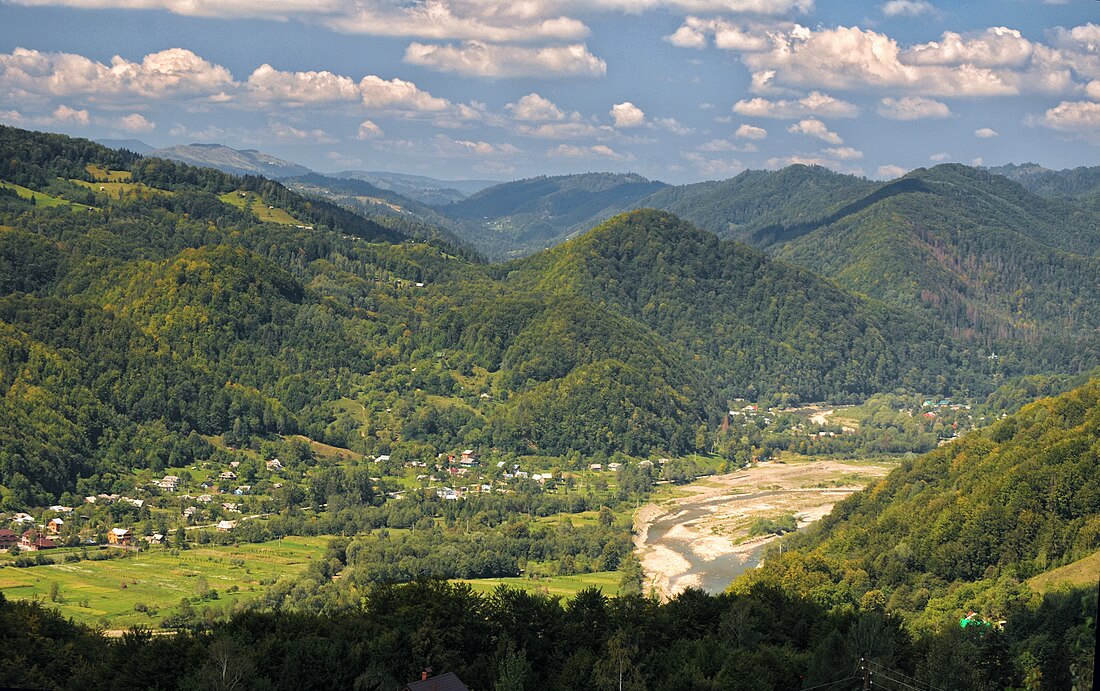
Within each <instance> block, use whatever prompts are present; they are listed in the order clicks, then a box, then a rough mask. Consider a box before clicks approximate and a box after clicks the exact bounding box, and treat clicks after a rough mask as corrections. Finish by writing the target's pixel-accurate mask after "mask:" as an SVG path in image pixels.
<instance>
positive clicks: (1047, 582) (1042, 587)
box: [1027, 552, 1100, 593]
mask: <svg viewBox="0 0 1100 691" xmlns="http://www.w3.org/2000/svg"><path fill="white" fill-rule="evenodd" d="M1098 577H1100V552H1093V553H1092V554H1090V555H1089V556H1087V557H1085V558H1084V559H1078V560H1077V561H1075V562H1073V563H1072V564H1066V565H1065V566H1063V567H1061V568H1057V569H1054V570H1052V571H1047V572H1046V573H1043V574H1039V575H1038V576H1035V577H1034V578H1030V579H1028V581H1027V584H1028V585H1029V586H1031V587H1032V588H1033V589H1035V590H1037V591H1038V592H1040V593H1047V592H1050V591H1052V590H1057V589H1058V588H1059V587H1061V586H1070V587H1075V586H1095V585H1096V579H1097V578H1098Z"/></svg>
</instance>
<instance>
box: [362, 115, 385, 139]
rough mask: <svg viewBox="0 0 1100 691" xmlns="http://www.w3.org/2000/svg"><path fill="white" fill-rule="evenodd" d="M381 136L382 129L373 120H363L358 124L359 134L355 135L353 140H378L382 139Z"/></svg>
mask: <svg viewBox="0 0 1100 691" xmlns="http://www.w3.org/2000/svg"><path fill="white" fill-rule="evenodd" d="M383 134H384V133H383V132H382V128H381V127H379V126H378V125H377V124H376V123H375V122H374V121H373V120H364V121H363V122H361V123H359V132H358V133H357V134H356V135H355V138H356V139H359V140H361V141H365V140H367V139H378V138H380V137H382V136H383Z"/></svg>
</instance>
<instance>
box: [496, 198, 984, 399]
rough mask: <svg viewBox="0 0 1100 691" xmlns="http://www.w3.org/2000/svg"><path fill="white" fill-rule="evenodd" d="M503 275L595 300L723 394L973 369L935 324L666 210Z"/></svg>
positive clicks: (954, 374) (826, 387) (821, 389)
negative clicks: (665, 346) (673, 348)
mask: <svg viewBox="0 0 1100 691" xmlns="http://www.w3.org/2000/svg"><path fill="white" fill-rule="evenodd" d="M500 271H501V272H505V271H507V272H508V276H509V278H510V279H511V280H512V281H518V282H520V285H524V284H526V285H529V286H530V288H529V289H530V290H543V291H549V292H552V293H555V294H562V293H572V294H577V295H584V296H589V298H590V299H592V300H593V301H596V302H598V303H601V304H606V305H608V306H609V307H611V308H613V309H614V310H615V311H616V312H618V313H620V314H625V315H628V316H630V317H631V318H633V319H635V320H637V321H639V322H641V323H644V324H646V325H647V326H648V327H650V328H651V329H653V330H654V331H655V332H657V333H658V334H660V335H661V336H662V337H663V338H665V339H667V340H669V341H670V342H672V343H675V344H676V345H677V346H679V347H680V348H682V349H683V350H684V351H685V352H686V353H688V355H689V357H690V358H691V359H692V360H693V361H694V362H697V363H699V367H701V368H702V369H703V371H705V372H706V373H707V375H708V379H710V380H712V381H713V382H714V383H715V386H717V387H718V389H719V391H720V392H721V393H722V394H723V395H725V396H727V397H749V398H755V397H756V396H758V395H762V394H774V393H780V392H787V393H789V394H791V395H792V400H797V399H799V398H801V399H802V400H820V399H824V398H826V397H836V396H843V395H845V394H848V395H856V394H863V393H868V392H870V391H874V390H883V389H884V388H888V387H890V386H894V385H897V384H903V385H907V386H911V387H914V388H918V389H925V390H931V389H935V388H942V387H944V386H946V387H947V388H958V387H960V386H966V385H967V384H968V383H969V382H968V381H967V372H972V371H973V370H972V363H967V362H965V361H964V360H963V359H961V358H960V356H958V355H957V354H955V353H953V352H952V351H951V350H950V346H949V345H948V344H947V343H946V341H945V338H944V336H943V334H942V332H941V331H938V330H937V328H936V327H935V326H934V325H933V324H931V323H930V322H927V321H924V320H922V319H920V318H917V317H915V316H914V315H912V314H905V313H903V312H901V311H897V310H892V309H890V308H887V307H885V306H883V305H881V304H878V303H875V302H871V301H868V300H866V299H865V298H861V297H858V296H856V295H853V294H852V293H850V292H848V291H845V290H844V289H843V288H841V287H840V286H838V285H836V284H835V283H832V282H830V281H827V280H823V279H821V278H820V277H818V276H815V275H813V274H812V273H810V272H808V271H806V270H804V269H800V268H797V267H794V266H791V265H789V264H785V263H781V262H776V261H772V260H770V259H769V258H768V257H767V256H766V255H765V254H763V253H762V252H759V251H757V250H754V249H752V248H749V247H747V246H745V245H743V244H741V243H738V242H734V241H720V240H719V239H718V238H717V237H715V236H714V235H713V234H711V233H708V232H705V231H702V230H699V229H697V228H695V227H694V226H692V225H691V224H690V223H687V222H685V221H682V220H680V219H678V218H676V217H675V216H672V215H671V214H668V213H664V212H656V211H635V212H631V213H629V214H624V215H622V216H618V217H616V218H613V219H611V220H610V221H608V222H606V223H604V224H602V225H601V226H599V227H597V228H596V229H594V230H593V231H592V232H590V233H587V234H585V235H584V236H582V237H580V238H578V239H576V240H573V241H570V242H567V243H565V244H563V245H561V246H559V247H556V248H554V249H552V250H549V251H548V252H545V253H542V254H540V255H536V256H534V257H530V258H528V259H524V260H520V261H518V262H516V263H513V264H506V265H504V266H503V267H501V268H500Z"/></svg>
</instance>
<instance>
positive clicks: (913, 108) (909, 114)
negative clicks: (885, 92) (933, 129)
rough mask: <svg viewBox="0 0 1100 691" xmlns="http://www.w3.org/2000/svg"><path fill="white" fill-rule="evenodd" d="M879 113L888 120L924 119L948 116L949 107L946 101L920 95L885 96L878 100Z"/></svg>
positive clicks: (949, 114)
mask: <svg viewBox="0 0 1100 691" xmlns="http://www.w3.org/2000/svg"><path fill="white" fill-rule="evenodd" d="M880 104H881V105H880V106H879V109H878V113H879V115H881V116H882V117H884V118H887V119H889V120H924V119H928V118H949V117H951V109H950V108H948V107H947V104H946V103H942V102H940V101H936V100H934V99H931V98H922V97H920V96H903V97H902V98H890V97H886V98H884V99H882V101H880Z"/></svg>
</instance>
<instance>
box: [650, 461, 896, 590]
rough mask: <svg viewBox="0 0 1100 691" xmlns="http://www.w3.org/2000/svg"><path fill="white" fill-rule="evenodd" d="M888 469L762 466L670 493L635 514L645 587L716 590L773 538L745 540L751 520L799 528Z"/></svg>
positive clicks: (754, 559) (850, 464) (870, 466)
mask: <svg viewBox="0 0 1100 691" xmlns="http://www.w3.org/2000/svg"><path fill="white" fill-rule="evenodd" d="M889 470H890V466H889V465H888V464H882V463H853V462H840V461H815V462H809V463H764V464H760V465H759V466H757V467H754V468H748V469H744V470H740V471H737V472H735V473H730V474H728V475H721V476H717V477H711V478H705V479H703V480H700V481H698V482H696V483H693V484H691V485H687V486H685V487H682V488H677V490H676V492H675V493H674V496H673V497H671V498H665V499H661V500H658V501H657V502H655V503H652V504H647V505H646V506H644V507H642V508H641V509H639V511H638V513H637V514H636V516H635V546H636V548H637V553H638V556H639V559H640V560H641V562H642V568H643V569H644V570H645V572H646V577H647V586H648V589H650V590H655V591H656V592H658V593H659V594H660V595H661V596H663V597H672V596H675V595H676V594H678V593H680V592H682V591H683V590H684V589H685V588H689V587H694V588H700V589H702V590H705V591H707V592H710V593H718V592H722V591H723V590H725V589H726V587H728V586H729V584H730V582H731V581H732V580H734V579H735V578H737V576H739V575H741V574H742V573H743V572H744V571H745V570H746V569H750V568H753V567H755V566H756V565H757V564H758V563H759V561H760V558H761V556H762V555H763V552H764V548H765V547H766V546H767V545H768V543H770V542H771V541H773V540H774V539H775V536H774V535H768V536H758V537H752V538H750V537H749V535H748V533H749V529H750V527H751V526H752V524H753V522H754V521H755V520H757V519H759V518H778V517H779V516H783V515H792V514H793V515H794V516H796V518H797V520H798V525H799V527H802V526H805V525H808V524H809V523H812V522H813V521H816V520H818V519H820V518H821V517H823V516H825V515H826V514H828V513H829V511H831V510H832V507H833V506H834V505H835V504H836V502H838V501H840V500H841V499H843V498H845V497H847V496H849V495H850V494H851V493H853V492H855V491H858V490H859V489H861V488H862V487H863V486H864V485H866V484H867V483H868V482H869V481H873V480H874V479H876V478H878V477H881V476H883V475H885V474H886V473H887V472H888V471H889Z"/></svg>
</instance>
